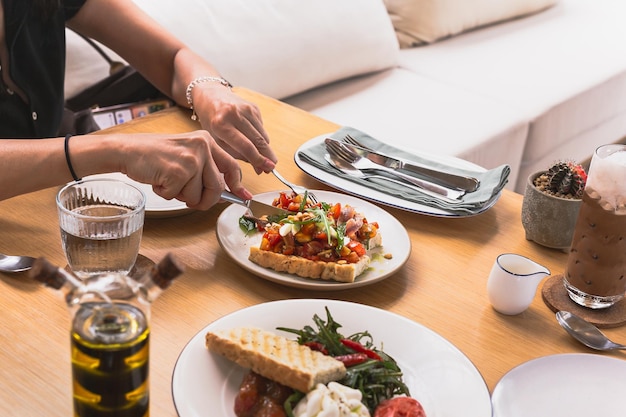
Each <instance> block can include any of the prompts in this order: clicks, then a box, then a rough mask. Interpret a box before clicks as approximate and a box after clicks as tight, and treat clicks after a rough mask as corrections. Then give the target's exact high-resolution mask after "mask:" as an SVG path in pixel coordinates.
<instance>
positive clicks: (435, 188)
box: [325, 139, 465, 202]
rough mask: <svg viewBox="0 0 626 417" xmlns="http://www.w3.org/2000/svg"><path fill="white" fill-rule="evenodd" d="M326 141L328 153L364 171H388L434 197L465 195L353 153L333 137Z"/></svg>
mask: <svg viewBox="0 0 626 417" xmlns="http://www.w3.org/2000/svg"><path fill="white" fill-rule="evenodd" d="M325 143H326V150H327V151H328V153H329V154H330V155H331V156H332V157H335V158H340V159H343V160H344V161H345V162H347V163H349V164H350V165H352V166H353V167H354V168H356V169H359V170H362V171H371V170H374V171H382V172H386V173H388V174H391V175H392V176H394V177H396V178H399V179H400V180H402V181H404V182H408V183H410V184H413V185H415V186H417V187H419V188H421V189H422V190H425V191H427V193H426V194H429V195H431V194H430V193H432V195H433V196H434V197H438V198H444V199H445V198H448V199H450V200H456V201H457V202H458V200H459V199H460V198H461V197H462V196H464V195H465V191H457V190H451V189H449V188H445V187H441V186H439V185H436V184H433V183H431V182H428V181H425V180H422V179H420V178H417V177H413V176H411V175H406V174H403V173H401V172H398V171H396V170H393V169H391V168H387V167H385V166H382V165H378V164H376V163H374V162H372V161H370V160H369V159H367V158H363V157H361V156H359V155H357V154H355V153H353V152H352V151H350V150H349V149H348V148H346V147H345V146H343V145H342V144H341V142H337V141H335V140H332V139H327V140H326V141H325Z"/></svg>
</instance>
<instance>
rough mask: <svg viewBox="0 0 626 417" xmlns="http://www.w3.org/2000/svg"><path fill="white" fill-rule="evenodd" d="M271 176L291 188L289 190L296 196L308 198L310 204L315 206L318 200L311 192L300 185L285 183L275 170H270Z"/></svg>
mask: <svg viewBox="0 0 626 417" xmlns="http://www.w3.org/2000/svg"><path fill="white" fill-rule="evenodd" d="M272 174H274V176H275V177H276V178H278V180H279V181H280V182H282V183H283V184H285V185H286V186H287V187H289V188H291V190H292V191H293V192H294V193H296V194H305V193H306V195H307V196H308V198H309V199H310V200H311V202H312V203H313V204H317V203H318V200H317V197H316V196H315V194H313V193H312V192H310V191H309V190H308V189H307V188H305V187H303V186H301V185H296V184H294V183H292V182H289V181H287V180H286V179H285V178H284V177H283V176H282V175H280V174H279V173H278V171H276V169H273V170H272Z"/></svg>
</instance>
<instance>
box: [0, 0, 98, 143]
mask: <svg viewBox="0 0 626 417" xmlns="http://www.w3.org/2000/svg"><path fill="white" fill-rule="evenodd" d="M85 1H87V0H61V7H60V9H59V10H58V11H57V12H55V13H54V14H53V15H52V16H50V17H47V18H45V17H43V16H42V15H41V13H39V12H37V11H36V10H34V9H33V0H3V3H4V18H5V22H4V23H5V39H6V44H7V48H8V50H9V65H10V68H9V69H8V70H9V71H10V76H11V79H12V80H13V81H14V82H15V84H16V85H17V86H19V88H20V89H22V91H24V93H25V94H26V96H27V97H28V101H29V103H28V104H27V103H24V101H23V100H22V99H21V98H20V97H19V96H18V95H17V94H11V91H8V90H7V88H6V86H4V85H3V83H1V82H0V138H2V137H4V138H44V137H53V136H56V134H57V131H58V129H59V124H60V122H61V116H62V114H63V101H64V98H63V89H64V78H65V21H66V20H68V19H70V18H72V17H73V16H74V15H75V14H76V12H78V10H79V9H80V8H81V7H82V6H83V4H84V3H85ZM2 70H3V71H6V70H7V68H2Z"/></svg>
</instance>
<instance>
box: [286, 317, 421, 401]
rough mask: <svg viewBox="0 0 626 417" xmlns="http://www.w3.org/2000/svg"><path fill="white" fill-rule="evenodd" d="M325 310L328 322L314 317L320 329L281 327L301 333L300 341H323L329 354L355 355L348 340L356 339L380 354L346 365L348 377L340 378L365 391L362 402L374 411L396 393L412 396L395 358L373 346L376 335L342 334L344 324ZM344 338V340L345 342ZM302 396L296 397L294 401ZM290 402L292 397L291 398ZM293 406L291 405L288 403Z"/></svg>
mask: <svg viewBox="0 0 626 417" xmlns="http://www.w3.org/2000/svg"><path fill="white" fill-rule="evenodd" d="M325 310H326V321H324V320H323V319H322V318H320V317H319V316H318V315H317V314H316V315H314V316H313V322H314V323H315V325H316V327H317V330H316V329H314V328H313V327H312V326H309V325H307V326H304V327H303V328H302V329H291V328H287V327H278V328H277V329H278V330H282V331H286V332H289V333H293V334H296V335H298V339H297V341H298V343H299V344H315V343H318V344H321V345H322V346H323V347H324V348H325V350H326V351H328V354H329V355H330V356H333V357H335V356H342V355H349V354H354V353H355V350H354V349H351V348H349V347H348V346H350V343H345V340H346V339H347V340H350V341H352V342H356V343H358V344H360V345H362V347H363V348H364V349H365V350H370V351H371V352H373V353H375V354H377V356H378V357H380V360H376V359H369V360H366V361H364V362H362V363H359V364H357V365H354V366H350V367H347V374H346V376H345V377H344V378H343V379H342V380H340V381H338V382H339V383H340V384H343V385H345V386H348V387H351V388H354V389H358V390H359V391H361V393H362V394H363V400H362V401H363V404H365V405H366V406H367V408H368V409H369V410H370V412H371V413H374V410H375V409H376V407H377V406H378V404H380V403H381V402H382V401H384V400H386V399H388V398H392V397H394V396H396V395H402V394H404V395H407V396H410V392H409V388H408V387H407V386H406V384H405V383H404V382H403V380H402V370H401V369H400V367H399V366H398V364H397V363H396V361H395V360H394V359H393V358H392V357H391V356H389V355H388V354H386V353H385V352H384V351H382V350H380V349H377V348H376V347H375V346H374V342H373V337H372V335H371V334H370V333H369V332H368V331H363V332H359V333H355V334H353V335H350V336H348V337H345V336H343V335H342V334H341V333H339V329H340V328H341V327H342V326H341V324H339V323H337V322H336V321H335V320H334V319H333V317H332V315H331V314H330V311H329V309H328V307H326V308H325ZM342 340H343V341H344V342H342ZM298 397H299V398H301V396H297V395H296V396H294V397H293V398H292V400H296V399H299V398H298ZM288 401H289V400H288ZM289 407H291V405H290V406H289Z"/></svg>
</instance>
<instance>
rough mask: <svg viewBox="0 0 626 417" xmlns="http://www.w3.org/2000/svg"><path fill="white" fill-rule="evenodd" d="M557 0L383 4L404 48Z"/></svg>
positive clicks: (412, 0) (441, 0)
mask: <svg viewBox="0 0 626 417" xmlns="http://www.w3.org/2000/svg"><path fill="white" fill-rule="evenodd" d="M557 1H558V0H384V2H385V5H386V6H387V9H388V11H389V15H390V16H391V20H392V22H393V26H394V28H395V30H396V34H397V36H398V40H399V42H400V45H401V46H402V47H403V48H407V47H412V46H417V45H421V44H425V43H432V42H435V41H437V40H439V39H443V38H446V37H449V36H452V35H456V34H459V33H461V32H465V31H467V30H470V29H474V28H477V27H481V26H485V25H488V24H492V23H496V22H501V21H504V20H508V19H513V18H515V17H520V16H524V15H527V14H531V13H535V12H538V11H540V10H543V9H545V8H547V7H550V6H552V5H553V4H555V3H556V2H557Z"/></svg>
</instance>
